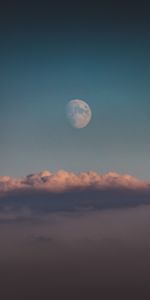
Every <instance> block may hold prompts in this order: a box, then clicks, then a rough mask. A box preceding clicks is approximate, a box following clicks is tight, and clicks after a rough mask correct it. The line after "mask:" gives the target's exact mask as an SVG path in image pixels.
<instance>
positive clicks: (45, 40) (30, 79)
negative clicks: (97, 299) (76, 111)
mask: <svg viewBox="0 0 150 300" xmlns="http://www.w3.org/2000/svg"><path fill="white" fill-rule="evenodd" d="M50 2H51V1H50ZM70 2H71V1H70ZM148 12H149V10H148V7H146V5H144V2H142V6H140V5H139V4H136V7H135V6H134V5H132V3H131V2H130V4H128V3H127V2H126V4H122V3H121V5H120V4H119V2H117V1H108V2H107V3H106V1H104V3H103V1H102V2H101V4H99V5H94V2H92V5H91V4H90V5H88V4H87V3H86V4H85V3H84V2H83V1H80V3H78V1H75V2H73V3H69V2H68V1H62V2H60V3H59V1H58V3H55V4H54V3H52V2H51V3H48V2H42V3H40V2H34V1H30V3H28V1H27V2H26V3H24V1H22V2H21V3H19V2H18V1H13V3H11V2H10V1H9V0H8V1H7V3H6V1H5V3H2V4H1V9H0V43H1V47H0V129H1V130H0V151H1V152H0V175H13V176H20V175H25V174H28V173H32V172H38V171H40V170H43V169H49V170H52V171H55V170H57V169H66V170H70V171H75V172H76V171H83V170H89V169H90V170H91V169H92V170H96V171H98V172H107V171H109V170H114V171H117V172H123V173H124V172H125V173H130V174H132V175H135V176H138V177H140V178H143V179H144V178H150V171H149V170H150V160H149V153H150V138H149V136H150V117H149V115H150V84H149V79H150V34H149V33H150V21H149V15H148ZM74 98H81V99H83V100H85V101H87V102H88V104H89V105H90V107H91V109H92V112H93V118H92V122H91V123H90V124H89V126H87V127H86V128H84V129H80V130H77V129H74V128H72V127H71V126H70V124H69V123H68V121H67V118H66V115H65V109H66V104H67V102H68V101H69V100H71V99H74Z"/></svg>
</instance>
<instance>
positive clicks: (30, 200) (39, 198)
mask: <svg viewBox="0 0 150 300" xmlns="http://www.w3.org/2000/svg"><path fill="white" fill-rule="evenodd" d="M143 204H147V205H149V204H150V183H149V182H144V181H141V180H139V179H137V178H134V177H132V176H130V175H120V174H117V173H114V172H110V173H107V174H103V175H101V174H98V173H95V172H91V171H90V172H82V173H79V174H75V173H71V172H66V171H64V170H60V171H58V172H56V173H51V172H49V171H44V172H40V173H37V174H31V175H28V176H26V177H24V178H11V177H6V176H5V177H1V178H0V216H1V215H4V216H5V219H7V215H9V218H12V216H13V215H14V216H15V219H16V218H17V220H21V219H32V218H33V217H34V218H37V217H38V218H39V217H42V218H43V216H44V217H45V216H47V215H48V214H50V213H57V212H61V213H62V212H63V213H70V212H73V213H74V212H76V213H77V212H78V213H83V212H85V211H86V212H88V211H94V210H104V209H116V208H125V207H135V206H139V205H143Z"/></svg>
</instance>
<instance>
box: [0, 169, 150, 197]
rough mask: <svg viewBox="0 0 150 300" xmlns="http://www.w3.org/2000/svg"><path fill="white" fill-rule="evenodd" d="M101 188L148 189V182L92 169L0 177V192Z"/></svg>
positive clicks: (149, 184) (64, 190) (149, 187)
mask: <svg viewBox="0 0 150 300" xmlns="http://www.w3.org/2000/svg"><path fill="white" fill-rule="evenodd" d="M87 188H91V189H94V190H101V189H107V188H125V189H150V183H149V182H144V181H141V180H139V179H137V178H135V177H132V176H130V175H128V174H125V175H120V174H118V173H115V172H109V173H107V174H98V173H96V172H93V171H89V172H81V173H78V174H75V173H72V172H67V171H64V170H59V171H57V172H55V173H51V172H49V171H43V172H40V173H37V174H30V175H28V176H26V177H23V178H12V177H9V176H1V177H0V194H1V195H4V194H5V193H7V192H10V191H14V190H20V189H23V190H37V189H38V190H45V191H50V192H66V191H70V190H72V189H87Z"/></svg>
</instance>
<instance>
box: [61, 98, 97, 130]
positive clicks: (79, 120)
mask: <svg viewBox="0 0 150 300" xmlns="http://www.w3.org/2000/svg"><path fill="white" fill-rule="evenodd" d="M67 117H68V119H69V121H70V123H71V125H72V126H73V127H75V128H84V127H86V126H87V125H88V124H89V122H90V120H91V117H92V112H91V109H90V107H89V105H88V104H87V103H86V102H85V101H83V100H81V99H73V100H71V101H69V102H68V104H67Z"/></svg>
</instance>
